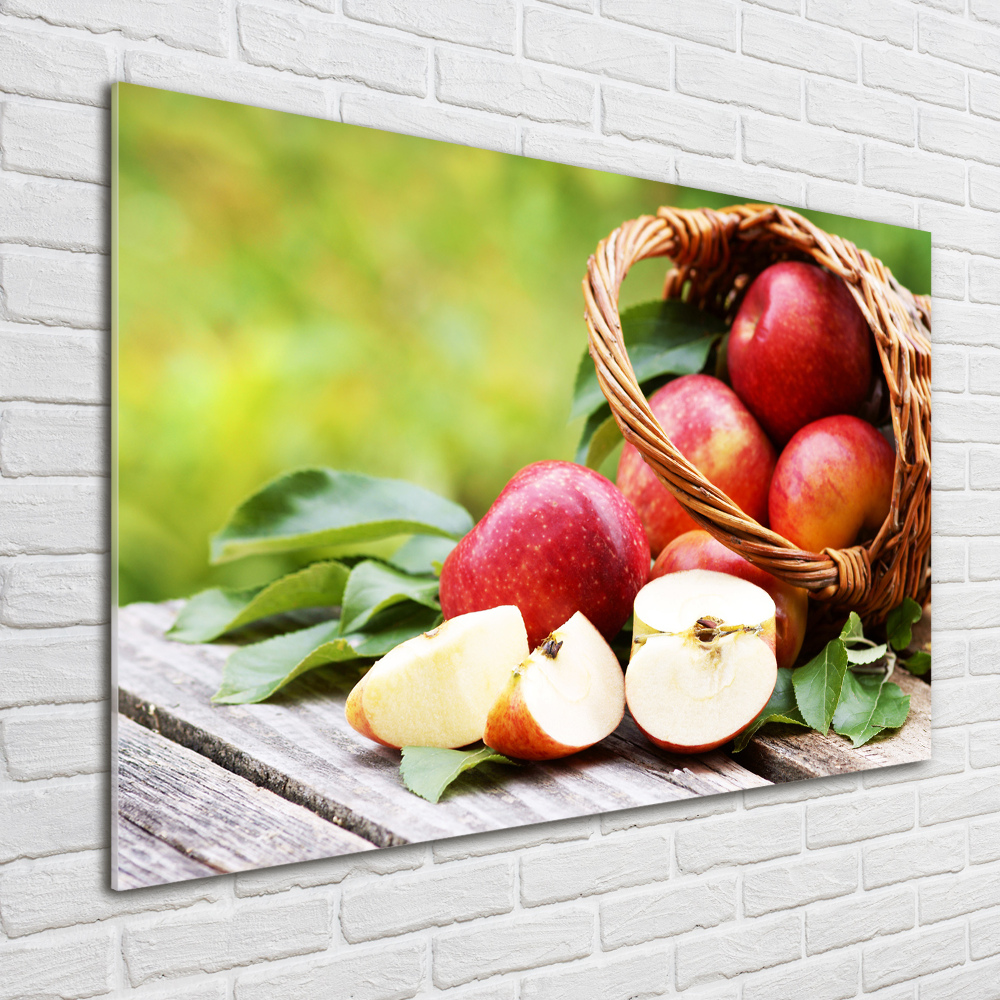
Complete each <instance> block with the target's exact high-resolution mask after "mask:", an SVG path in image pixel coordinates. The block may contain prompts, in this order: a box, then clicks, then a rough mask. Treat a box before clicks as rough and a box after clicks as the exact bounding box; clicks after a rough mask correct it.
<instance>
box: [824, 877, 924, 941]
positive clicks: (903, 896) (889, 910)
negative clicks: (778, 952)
mask: <svg viewBox="0 0 1000 1000" xmlns="http://www.w3.org/2000/svg"><path fill="white" fill-rule="evenodd" d="M915 926H916V897H915V896H914V892H913V889H911V888H909V887H907V888H901V889H888V890H884V891H881V892H878V891H875V892H872V891H869V892H863V893H859V894H857V895H855V896H852V897H851V898H850V899H844V900H841V901H838V902H836V903H830V904H828V905H824V906H812V907H810V908H809V909H808V910H807V911H806V952H807V953H808V954H810V955H817V954H820V953H821V952H824V951H831V950H832V949H834V948H847V947H848V946H850V945H852V944H859V943H860V942H862V941H870V940H871V939H872V938H874V937H879V936H881V935H884V934H898V933H899V932H900V931H907V930H910V928H912V927H915Z"/></svg>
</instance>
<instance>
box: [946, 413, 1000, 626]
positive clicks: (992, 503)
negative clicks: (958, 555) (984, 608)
mask: <svg viewBox="0 0 1000 1000" xmlns="http://www.w3.org/2000/svg"><path fill="white" fill-rule="evenodd" d="M967 401H968V402H970V403H971V402H973V401H974V397H973V398H972V399H969V400H967ZM985 402H986V401H984V403H985ZM940 405H941V402H939V401H935V408H937V406H940ZM969 458H970V462H971V464H972V466H973V469H974V479H976V478H979V479H981V478H982V477H983V476H984V475H986V474H989V475H991V476H992V475H994V474H995V473H993V471H992V468H991V466H992V464H993V463H995V462H996V461H997V456H996V454H995V449H990V450H989V451H986V450H985V449H982V448H973V449H972V450H971V451H970V453H969ZM986 462H989V463H990V466H986V465H985V463H986ZM977 467H978V468H977ZM973 488H974V489H975V490H977V492H973V493H961V494H959V493H944V494H939V495H935V496H934V498H933V499H934V530H935V531H937V532H939V533H940V534H942V535H977V534H978V535H988V534H990V530H989V529H990V526H991V525H992V524H995V523H996V522H995V519H994V515H996V514H997V513H1000V496H994V494H993V491H992V490H990V491H989V492H987V489H988V487H987V486H986V485H980V486H978V487H977V486H976V484H975V482H974V483H973ZM936 610H937V607H936V604H935V611H936ZM963 624H964V623H963V622H960V623H958V624H957V625H955V626H952V625H948V626H947V627H948V628H953V627H955V628H960V627H962V625H963Z"/></svg>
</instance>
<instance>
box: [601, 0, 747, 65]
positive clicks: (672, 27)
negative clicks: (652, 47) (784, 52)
mask: <svg viewBox="0 0 1000 1000" xmlns="http://www.w3.org/2000/svg"><path fill="white" fill-rule="evenodd" d="M601 14H602V15H603V16H604V17H609V18H613V19H614V20H616V21H627V22H628V23H629V24H635V25H638V26H639V27H640V28H651V29H652V30H653V31H662V32H663V33H664V34H667V35H673V36H675V37H676V38H686V39H687V40H688V41H689V42H702V43H703V44H705V45H715V46H717V47H719V48H723V49H728V50H729V51H730V52H734V51H735V50H736V30H737V23H738V22H737V18H738V16H739V15H738V13H737V9H736V5H735V4H732V3H725V2H723V0H690V2H688V3H683V4H673V3H671V4H665V3H660V2H659V0H601Z"/></svg>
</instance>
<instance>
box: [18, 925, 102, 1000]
mask: <svg viewBox="0 0 1000 1000" xmlns="http://www.w3.org/2000/svg"><path fill="white" fill-rule="evenodd" d="M114 946H115V941H114V935H113V933H112V929H111V928H102V929H100V930H96V931H84V932H81V931H79V930H73V931H65V932H62V933H59V934H46V935H45V936H44V937H41V938H35V939H32V940H31V941H17V942H8V941H2V942H0V966H2V967H3V976H0V1000H29V998H31V1000H57V998H63V997H73V998H80V1000H83V998H84V997H93V996H98V995H103V994H106V993H110V992H111V990H112V989H113V988H114V961H115V955H114Z"/></svg>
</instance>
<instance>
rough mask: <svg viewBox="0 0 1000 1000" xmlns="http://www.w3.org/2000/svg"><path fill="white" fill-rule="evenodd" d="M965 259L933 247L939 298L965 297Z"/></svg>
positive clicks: (933, 282) (934, 291) (933, 283)
mask: <svg viewBox="0 0 1000 1000" xmlns="http://www.w3.org/2000/svg"><path fill="white" fill-rule="evenodd" d="M965 260H966V258H965V255H964V254H959V253H953V252H952V251H950V250H935V249H933V248H932V249H931V295H933V296H934V297H935V298H938V299H964V298H965ZM936 363H937V362H936V359H935V364H936ZM934 374H935V376H936V375H937V372H935V373H934ZM935 457H936V456H935Z"/></svg>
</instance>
